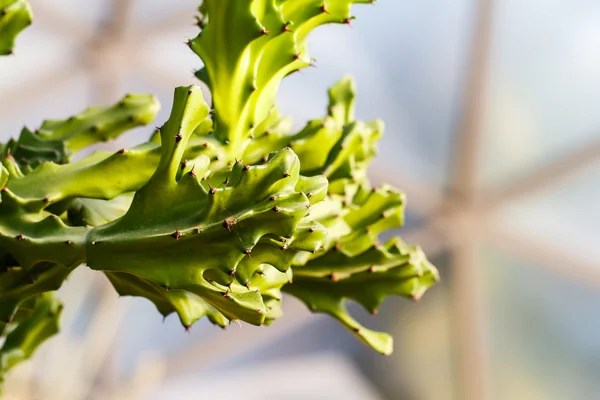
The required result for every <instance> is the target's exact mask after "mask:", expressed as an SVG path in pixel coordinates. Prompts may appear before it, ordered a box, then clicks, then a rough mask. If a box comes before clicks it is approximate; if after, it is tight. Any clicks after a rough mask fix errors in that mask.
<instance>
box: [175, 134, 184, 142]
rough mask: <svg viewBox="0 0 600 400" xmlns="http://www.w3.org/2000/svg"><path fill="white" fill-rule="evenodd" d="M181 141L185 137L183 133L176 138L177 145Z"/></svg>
mask: <svg viewBox="0 0 600 400" xmlns="http://www.w3.org/2000/svg"><path fill="white" fill-rule="evenodd" d="M181 139H183V135H182V134H181V132H179V133H178V134H177V135H176V136H175V143H179V142H180V141H181Z"/></svg>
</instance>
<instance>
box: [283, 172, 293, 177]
mask: <svg viewBox="0 0 600 400" xmlns="http://www.w3.org/2000/svg"><path fill="white" fill-rule="evenodd" d="M290 176H292V175H291V174H290V173H289V172H286V173H285V174H283V177H284V178H289V177H290Z"/></svg>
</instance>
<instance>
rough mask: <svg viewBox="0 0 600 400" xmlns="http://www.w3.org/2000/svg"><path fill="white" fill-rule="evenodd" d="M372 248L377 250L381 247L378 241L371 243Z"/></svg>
mask: <svg viewBox="0 0 600 400" xmlns="http://www.w3.org/2000/svg"><path fill="white" fill-rule="evenodd" d="M373 248H374V249H377V250H379V249H381V244H380V243H374V244H373Z"/></svg>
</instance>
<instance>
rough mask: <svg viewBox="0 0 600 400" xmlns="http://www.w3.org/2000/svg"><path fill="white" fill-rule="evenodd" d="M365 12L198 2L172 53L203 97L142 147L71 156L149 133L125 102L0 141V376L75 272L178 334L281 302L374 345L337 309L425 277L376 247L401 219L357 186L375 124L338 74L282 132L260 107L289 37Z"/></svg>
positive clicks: (378, 191)
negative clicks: (193, 68)
mask: <svg viewBox="0 0 600 400" xmlns="http://www.w3.org/2000/svg"><path fill="white" fill-rule="evenodd" d="M370 2H371V1H365V0H358V1H357V0H325V1H323V0H294V1H292V0H244V1H239V0H205V1H204V3H203V4H202V5H201V6H200V13H201V16H200V17H198V24H199V26H200V27H201V32H200V34H199V35H198V36H197V37H196V38H194V39H192V40H190V41H189V42H188V44H189V46H190V48H191V49H192V50H193V51H194V52H195V53H196V54H198V55H199V56H200V58H201V59H202V61H203V64H204V67H203V68H202V69H201V70H199V71H198V72H197V73H196V75H197V77H198V78H199V79H201V80H202V81H203V82H204V84H206V85H207V86H208V88H209V89H210V93H211V101H210V103H207V102H206V101H205V99H204V98H203V94H202V90H201V88H200V87H198V86H195V85H194V86H190V87H179V88H176V89H175V94H174V101H173V107H172V110H171V115H170V117H169V119H168V120H167V121H166V122H165V123H164V124H163V125H162V126H161V127H159V128H158V129H157V130H156V131H155V132H154V134H153V135H151V137H150V139H149V140H148V141H147V142H145V143H142V144H140V145H138V146H136V147H133V148H130V149H122V150H119V151H117V152H115V153H107V152H94V153H92V154H90V155H88V156H85V157H82V158H80V159H78V160H77V161H73V160H72V157H73V155H74V154H76V153H77V152H79V151H81V150H83V149H85V148H86V147H88V146H90V145H92V144H94V143H96V142H99V141H106V140H112V139H115V138H117V137H118V136H119V135H120V134H121V133H123V132H125V131H126V130H128V129H130V128H133V127H136V126H140V125H146V124H148V123H150V122H151V121H152V120H153V119H154V117H155V116H156V113H157V111H158V107H159V105H158V102H157V101H156V99H155V98H154V97H153V96H151V95H128V96H126V97H124V98H123V99H122V100H121V101H119V102H118V103H116V104H115V105H113V106H111V107H106V108H103V107H93V108H90V109H88V110H85V111H84V112H82V113H81V114H79V115H77V116H75V117H72V118H69V119H66V120H53V121H45V122H44V123H43V124H42V125H41V127H40V128H39V129H37V130H35V131H30V130H28V129H27V128H24V129H23V130H22V132H21V134H20V136H19V137H18V139H16V140H11V141H9V142H8V143H6V144H3V145H0V154H1V155H2V166H1V167H0V187H1V188H2V191H1V192H0V195H1V199H2V202H1V203H0V337H5V342H4V345H3V347H2V348H1V349H0V379H1V377H3V376H4V374H5V373H6V372H7V371H8V370H9V369H10V368H11V367H13V366H14V365H15V364H16V363H18V362H19V361H21V360H24V359H26V358H28V357H30V356H31V354H32V352H33V350H35V348H36V347H37V346H38V345H39V344H40V343H41V342H42V341H44V340H45V339H47V338H48V337H50V336H51V335H52V334H54V333H56V331H57V330H58V317H59V315H60V310H61V309H62V305H61V304H60V302H59V300H57V298H56V297H55V295H54V294H53V291H55V290H57V289H58V288H59V287H60V286H61V284H62V283H63V281H64V280H65V279H66V277H67V276H68V275H69V274H70V273H71V272H72V271H73V269H75V268H77V267H78V266H80V265H87V266H88V267H89V268H91V269H93V270H96V271H101V272H102V273H104V274H105V275H106V277H107V278H108V280H109V281H110V282H111V283H112V285H113V286H114V288H115V289H116V291H117V292H118V293H119V294H120V295H124V296H125V295H128V296H138V297H145V298H146V299H148V300H150V301H151V302H152V303H154V305H155V306H156V308H157V309H158V311H159V312H160V313H161V314H162V315H164V316H167V315H169V314H171V313H176V314H177V315H178V316H179V319H180V320H181V323H182V324H183V326H184V327H185V328H186V329H189V327H190V326H191V325H192V324H193V323H194V322H195V321H197V320H198V319H200V318H202V317H204V316H206V317H208V319H209V320H210V321H211V322H213V323H214V324H216V325H219V326H221V327H225V326H227V325H228V324H229V323H230V322H231V321H236V320H239V321H244V322H247V323H249V324H253V325H263V324H270V323H272V322H273V321H274V320H275V319H277V318H278V317H280V316H281V314H282V311H281V301H282V293H288V294H290V295H292V296H295V297H297V298H299V299H300V300H301V301H303V302H304V303H305V304H306V305H307V306H308V307H309V308H310V309H311V310H313V311H315V312H323V313H327V314H329V315H331V316H332V317H334V318H335V319H337V320H339V321H340V322H341V323H342V324H343V325H344V326H346V327H347V328H348V329H349V330H350V331H351V332H353V333H354V334H355V335H357V336H358V337H359V338H360V339H361V340H363V341H364V342H366V343H367V344H368V345H370V346H372V347H373V348H374V349H375V350H377V351H379V352H381V353H383V354H390V353H391V352H392V339H391V337H390V336H389V335H387V334H386V333H381V332H375V331H371V330H369V329H367V328H365V327H363V326H361V325H360V324H359V323H358V322H357V321H356V320H355V319H353V318H352V317H351V316H350V314H349V313H348V311H347V310H346V307H345V301H346V300H354V301H356V302H357V303H359V304H361V305H362V306H364V307H365V308H366V309H367V310H368V311H370V312H373V313H375V312H376V311H377V308H378V307H379V305H380V303H381V302H382V301H383V300H384V298H386V297H387V296H389V295H399V296H405V297H408V298H412V299H418V298H419V297H420V296H421V295H422V294H423V293H424V291H425V290H426V289H427V288H428V287H429V286H431V285H432V284H433V283H434V282H435V281H436V280H437V279H438V274H437V271H436V269H435V267H433V266H432V265H431V264H430V263H429V262H428V261H427V259H426V257H425V256H424V254H423V252H422V251H421V250H420V249H419V248H418V247H413V246H408V245H406V244H405V243H404V242H402V241H401V240H400V239H399V238H393V239H390V240H389V241H387V242H386V243H380V242H379V236H380V235H381V234H382V233H384V232H386V231H388V230H390V229H394V228H398V227H400V226H401V225H402V223H403V216H404V206H405V203H406V200H405V196H404V195H403V194H402V193H401V192H399V191H397V190H395V189H393V188H391V187H389V186H382V187H379V188H374V187H373V186H372V185H371V184H370V182H369V180H368V177H367V171H366V170H367V167H368V164H369V162H370V161H371V159H372V158H373V157H374V156H375V154H376V143H377V141H378V140H379V139H380V137H381V135H382V133H383V124H382V123H381V122H380V121H373V122H367V123H365V122H361V121H357V120H355V118H354V99H355V88H354V83H353V81H352V80H351V79H350V78H343V79H342V80H341V81H340V82H338V83H337V84H336V85H334V86H333V87H332V88H331V89H330V91H329V106H328V109H327V114H326V115H325V116H324V117H323V118H322V119H318V120H312V121H309V122H308V123H307V125H306V126H305V127H304V128H303V129H301V130H300V131H299V132H292V131H291V129H290V124H289V120H288V119H287V118H285V117H282V116H280V115H279V113H278V111H277V107H276V102H275V95H276V93H277V90H278V87H279V84H280V82H281V80H282V79H283V78H285V77H286V76H287V75H289V74H291V73H293V72H295V71H298V70H300V69H301V68H305V67H307V66H309V65H311V63H312V61H311V60H310V58H309V56H308V54H307V49H306V37H307V35H308V34H309V33H310V32H311V31H312V30H313V29H314V28H316V27H317V26H320V25H322V24H326V23H349V22H350V20H351V19H352V17H351V14H350V9H351V5H352V4H353V3H370ZM16 3H21V2H16ZM1 4H3V3H0V5H1ZM13 7H14V6H13ZM0 23H1V21H0ZM1 29H4V28H0V33H2V35H0V37H1V40H0V41H2V40H4V41H8V40H12V39H9V38H6V37H4V36H6V35H7V33H6V32H8V31H5V30H1ZM10 32H15V30H14V29H13V30H11V31H10ZM11 43H12V42H11Z"/></svg>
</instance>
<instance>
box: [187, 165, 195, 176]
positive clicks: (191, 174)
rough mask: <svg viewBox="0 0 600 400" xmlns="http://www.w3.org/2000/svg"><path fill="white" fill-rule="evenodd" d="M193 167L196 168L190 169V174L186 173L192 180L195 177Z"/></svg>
mask: <svg viewBox="0 0 600 400" xmlns="http://www.w3.org/2000/svg"><path fill="white" fill-rule="evenodd" d="M194 167H196V166H195V165H194V166H193V167H192V169H191V170H190V172H188V175H189V176H191V177H192V178H195V177H196V173H195V172H194Z"/></svg>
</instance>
